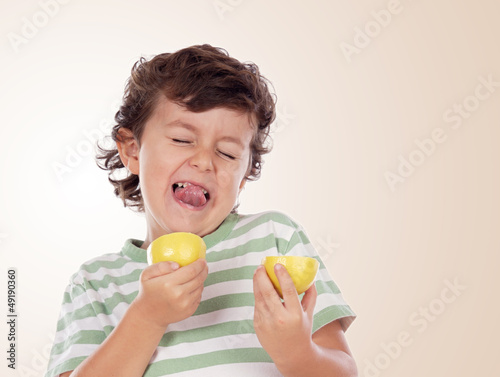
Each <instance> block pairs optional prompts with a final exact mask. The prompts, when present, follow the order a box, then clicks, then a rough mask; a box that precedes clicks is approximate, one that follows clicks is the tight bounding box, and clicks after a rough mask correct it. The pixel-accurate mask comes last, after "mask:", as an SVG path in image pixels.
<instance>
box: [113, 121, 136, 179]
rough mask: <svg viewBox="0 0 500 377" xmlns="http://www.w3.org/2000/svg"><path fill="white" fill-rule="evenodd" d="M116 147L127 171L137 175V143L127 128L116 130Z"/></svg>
mask: <svg viewBox="0 0 500 377" xmlns="http://www.w3.org/2000/svg"><path fill="white" fill-rule="evenodd" d="M116 148H117V149H118V153H119V154H120V159H121V160H122V163H123V165H124V166H125V167H126V168H127V170H128V171H129V172H131V173H132V174H135V175H139V143H138V142H137V140H135V137H134V134H133V133H132V131H131V130H129V129H128V128H120V129H119V130H118V140H117V141H116Z"/></svg>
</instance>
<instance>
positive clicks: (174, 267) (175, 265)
mask: <svg viewBox="0 0 500 377" xmlns="http://www.w3.org/2000/svg"><path fill="white" fill-rule="evenodd" d="M170 267H171V268H172V270H174V271H175V270H178V269H179V267H180V266H179V263H177V262H172V264H171V265H170Z"/></svg>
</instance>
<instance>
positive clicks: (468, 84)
mask: <svg viewBox="0 0 500 377" xmlns="http://www.w3.org/2000/svg"><path fill="white" fill-rule="evenodd" d="M44 3H47V1H45V2H43V1H42V2H38V1H33V0H29V1H23V2H14V1H5V0H2V1H1V2H0V4H1V8H2V9H1V12H0V14H1V16H0V36H1V39H0V41H1V42H0V51H1V56H2V59H1V61H0V64H1V71H0V82H1V83H2V90H1V92H0V96H1V99H0V111H1V123H2V125H1V130H2V148H0V176H1V177H2V178H1V179H2V185H1V194H2V199H1V201H0V214H1V216H0V261H1V266H2V269H1V274H2V275H3V276H2V277H1V278H0V282H1V285H2V286H3V285H6V276H5V275H6V269H7V267H15V268H16V269H17V274H18V291H17V299H18V306H17V310H18V313H19V318H18V321H19V323H18V329H17V330H18V336H19V341H18V360H17V362H18V364H17V366H18V368H21V370H19V369H18V370H17V371H16V372H12V371H9V370H7V368H6V365H5V364H6V361H5V360H4V361H2V365H1V366H0V368H1V370H2V372H1V374H2V376H4V375H5V376H6V375H8V376H27V375H31V376H41V375H42V373H41V372H40V371H39V370H41V369H43V368H44V367H45V363H46V361H47V359H46V354H47V351H48V349H49V348H50V343H51V340H50V337H51V335H52V334H53V333H54V330H55V323H56V319H57V315H58V312H59V305H60V302H61V298H62V292H63V290H64V287H65V284H66V282H67V280H68V278H69V276H70V275H71V274H72V273H73V272H74V271H75V269H76V268H77V267H78V266H79V264H80V263H82V262H83V261H85V260H87V259H89V258H92V257H94V256H97V255H99V254H103V253H106V252H113V251H118V250H119V249H120V247H121V245H122V243H123V241H124V240H125V239H126V238H129V237H136V238H143V236H144V231H145V226H144V220H143V219H142V217H140V216H138V215H136V214H134V213H132V212H130V211H129V210H126V209H123V208H122V206H121V204H120V201H119V200H118V199H115V198H114V197H113V194H112V190H111V186H110V185H109V184H108V183H107V180H106V175H105V174H104V173H103V172H101V171H100V170H99V169H98V168H97V167H95V164H94V162H93V159H92V156H91V154H89V153H88V145H89V141H88V140H87V137H86V136H85V135H90V136H89V137H90V138H91V139H92V138H95V136H96V135H99V134H100V131H99V129H100V126H101V125H104V126H106V125H107V124H109V123H110V122H111V121H112V117H113V114H114V111H115V109H116V101H117V100H118V99H119V98H120V97H121V95H122V91H123V86H124V83H125V80H126V79H127V77H128V75H129V72H130V68H131V66H132V64H133V63H134V62H135V61H136V60H137V59H138V58H139V57H140V56H142V55H145V56H150V55H153V54H157V53H160V52H165V51H175V50H177V49H179V48H181V47H185V46H187V45H191V44H198V43H205V42H207V43H211V44H213V45H216V46H222V47H224V48H226V49H227V50H228V51H229V52H230V54H231V55H232V56H235V57H236V58H238V59H240V60H252V61H254V62H256V63H257V64H258V65H259V66H260V67H261V70H262V72H263V73H264V74H265V75H266V76H267V77H268V78H269V79H270V80H271V81H272V82H273V83H274V86H275V88H276V92H277V94H278V98H279V100H278V110H279V112H280V116H279V118H278V121H277V122H276V124H275V135H274V144H275V148H274V151H273V152H272V153H271V154H270V155H269V156H268V157H267V159H266V163H265V165H264V170H263V176H262V178H261V180H260V181H258V182H255V183H250V184H248V185H247V187H246V189H245V191H244V193H243V194H242V197H241V201H242V204H241V207H240V212H242V213H252V212H257V211H261V210H267V209H276V210H280V211H283V212H286V213H288V214H289V215H291V216H292V217H293V218H294V219H295V220H297V221H298V222H299V223H301V224H302V225H303V226H304V227H305V228H306V230H307V232H308V234H309V236H310V238H311V240H312V241H313V243H314V244H315V245H316V246H317V248H318V251H319V252H320V254H321V255H322V256H323V258H324V259H325V263H326V264H327V266H328V268H329V270H330V272H331V273H332V276H333V278H334V280H335V281H336V282H337V283H338V284H339V286H340V287H341V289H342V291H343V293H344V297H345V299H346V300H347V301H348V302H349V303H350V304H351V305H352V307H353V309H354V310H355V311H356V312H357V314H358V319H357V320H356V321H355V322H354V324H353V325H352V327H351V328H350V329H349V330H348V332H347V338H348V341H349V344H350V346H351V348H352V351H353V352H354V354H355V357H356V359H357V362H358V367H359V371H360V376H365V377H369V376H377V375H381V376H386V377H396V376H398V377H399V376H405V377H417V376H418V377H420V376H454V377H466V376H467V377H468V376H498V375H500V366H499V364H498V362H497V353H498V351H499V347H498V339H499V336H500V331H499V325H498V318H499V316H500V311H499V307H500V306H499V305H498V304H497V302H496V299H497V297H498V294H497V292H496V289H497V287H498V286H499V283H500V278H499V277H498V276H499V274H498V265H499V262H500V257H499V251H500V236H499V224H500V199H499V196H498V193H499V192H500V178H499V174H498V172H499V169H498V163H499V162H500V152H499V148H498V144H499V141H500V131H499V127H498V126H499V122H500V113H499V111H498V109H499V105H500V87H499V86H496V87H495V84H493V86H492V87H491V88H490V89H491V91H490V92H488V91H487V89H486V88H485V87H481V88H479V89H478V90H479V92H477V93H479V95H480V97H481V98H482V99H474V98H473V97H471V96H474V95H475V93H476V88H477V87H478V85H480V82H481V81H480V80H488V79H490V80H492V81H493V82H494V83H495V82H500V50H499V47H498V46H499V42H500V41H499V36H500V23H499V22H498V14H499V11H500V4H499V3H498V1H493V0H481V1H477V2H472V1H451V0H448V1H431V0H419V1H410V0H401V2H399V5H397V2H394V1H392V2H389V1H340V2H329V1H313V2H308V4H305V3H306V2H304V1H298V0H295V1H285V0H280V1H263V0H254V1H249V0H221V1H213V0H206V1H202V0H197V1H190V2H181V1H140V2H139V1H130V2H127V4H124V3H125V2H119V1H96V0H86V1H81V0H73V1H69V2H68V3H67V4H64V5H59V7H58V8H59V9H57V8H55V7H54V6H52V7H51V8H50V7H49V8H47V7H45V9H46V10H44V7H42V5H41V4H44ZM48 3H51V4H54V3H53V2H50V1H48ZM224 4H225V8H222V6H223V5H224ZM215 5H217V6H219V13H218V12H217V10H216V7H215ZM388 8H390V9H391V10H392V11H394V12H393V13H392V14H391V17H390V20H389V18H388V17H387V13H384V12H382V13H380V12H381V11H382V10H383V9H388ZM47 9H48V10H47ZM40 12H51V13H52V15H50V16H47V15H45V16H44V14H41V13H40ZM373 12H376V13H373ZM45 14H46V13H45ZM377 14H378V16H377ZM384 15H385V18H384V17H383V16H384ZM377 19H379V21H376V20H377ZM26 20H28V21H26ZM384 20H385V21H384ZM26 22H36V23H37V24H38V25H40V27H37V29H38V31H36V30H35V31H33V29H31V30H30V29H29V27H28V26H23V25H26ZM375 22H379V23H378V24H376V23H375ZM380 22H384V23H385V26H380ZM377 25H379V26H377ZM23 28H24V29H23ZM366 29H368V32H369V33H370V34H371V36H372V37H370V38H369V41H367V40H366V38H365V41H364V42H365V43H366V44H367V46H366V47H360V46H362V45H361V44H360V43H362V42H363V40H362V37H360V36H359V35H358V34H359V33H360V32H359V30H366ZM23 30H24V33H25V35H28V36H29V38H26V40H25V42H26V43H22V44H19V45H17V46H15V44H13V43H11V42H10V39H12V38H14V37H13V34H12V33H15V34H16V35H17V38H20V37H23ZM30 31H31V33H32V35H29V32H30ZM35 32H36V34H34V33H35ZM9 33H10V34H9ZM17 41H19V39H17ZM356 43H357V45H356ZM347 44H349V45H351V46H354V47H351V50H352V51H353V49H354V48H357V53H354V54H352V55H350V56H349V57H348V58H347V57H346V54H344V53H343V51H342V48H341V46H344V47H345V46H347ZM356 46H357V47H356ZM16 47H17V50H18V51H15V50H16ZM487 94H488V98H486V95H487ZM464 101H465V105H464V104H463V103H464ZM454 104H463V106H465V109H469V110H468V111H467V113H463V114H464V115H463V116H461V117H460V118H458V119H455V121H458V120H460V122H461V127H459V128H458V129H454V128H453V127H452V126H453V125H454V123H455V121H453V122H450V121H445V120H444V119H443V115H445V114H447V113H448V111H450V110H451V111H453V108H454V106H456V105H454ZM439 129H441V131H439ZM436 132H441V134H442V135H441V137H442V138H445V139H446V141H445V142H443V143H441V144H436V146H435V148H434V150H433V151H432V153H430V154H429V155H428V156H427V155H423V154H422V153H420V154H419V152H418V148H417V145H416V144H415V139H418V140H420V141H422V140H424V139H427V138H430V137H431V136H432V135H433V133H434V134H435V133H436ZM399 156H402V157H403V158H405V159H409V158H410V157H411V158H412V160H413V161H414V162H415V163H418V164H420V165H419V166H416V167H414V168H413V171H412V172H411V174H407V175H408V177H406V178H404V179H402V182H398V183H396V184H395V186H394V190H391V188H390V186H389V184H388V183H387V181H386V177H385V176H386V175H387V174H388V172H389V173H392V174H398V164H400V157H399ZM418 157H421V158H420V160H419V159H418ZM422 157H423V158H422ZM68 161H69V162H70V163H71V166H69V165H68ZM58 164H59V165H58ZM62 165H66V169H67V170H66V171H65V173H64V174H62V175H60V177H58V176H57V175H56V173H55V172H54V167H55V166H59V167H61V166H62ZM403 173H404V172H403ZM495 193H496V194H495ZM447 282H448V283H447ZM452 283H454V284H455V285H458V286H459V287H458V288H456V290H455V291H451V290H447V289H448V288H447V284H452ZM453 292H455V293H453ZM5 293H6V288H1V289H0V303H1V305H2V309H1V310H0V312H1V313H6V310H7V308H6V304H5V303H6V297H5ZM425 313H427V314H425ZM2 315H3V316H6V314H2ZM1 322H2V323H4V322H5V321H4V320H2V321H1ZM1 328H2V330H1V331H0V333H1V334H6V333H7V327H6V326H5V325H2V326H1ZM398 339H399V341H400V342H401V343H402V344H403V345H401V346H396V345H395V342H397V341H398ZM0 344H1V348H2V349H4V348H6V346H7V340H6V335H1V336H0Z"/></svg>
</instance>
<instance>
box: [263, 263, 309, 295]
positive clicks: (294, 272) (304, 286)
mask: <svg viewBox="0 0 500 377" xmlns="http://www.w3.org/2000/svg"><path fill="white" fill-rule="evenodd" d="M277 263H279V264H281V265H283V266H284V267H285V268H286V270H287V271H288V273H289V274H290V277H291V278H292V281H293V284H294V285H295V289H296V290H297V294H299V295H300V294H302V293H304V292H305V291H307V290H308V289H309V287H310V286H311V285H312V284H313V283H314V278H315V277H316V273H317V272H318V268H319V262H318V261H317V260H316V259H314V258H311V257H298V256H291V255H286V256H277V257H265V258H264V259H263V261H262V264H263V265H264V267H265V268H266V272H267V275H268V276H269V279H270V280H271V282H272V283H273V285H274V288H275V289H276V290H277V291H278V294H279V295H280V297H281V298H283V293H282V291H281V287H280V283H279V281H278V278H277V277H276V274H275V273H274V266H275V265H276V264H277Z"/></svg>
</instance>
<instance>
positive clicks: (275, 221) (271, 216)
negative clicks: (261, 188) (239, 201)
mask: <svg viewBox="0 0 500 377" xmlns="http://www.w3.org/2000/svg"><path fill="white" fill-rule="evenodd" d="M234 231H235V232H237V233H240V234H244V233H246V234H247V235H254V236H260V237H264V236H266V235H270V234H273V235H274V236H275V237H278V238H281V237H283V238H290V237H291V236H292V235H293V234H294V233H298V232H302V227H301V225H300V224H298V223H297V222H296V221H295V220H293V219H292V218H291V217H290V216H288V215H287V214H285V213H283V212H279V211H274V210H272V211H265V212H260V213H256V214H245V215H241V214H240V215H239V219H238V222H237V224H236V225H235V227H234Z"/></svg>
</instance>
